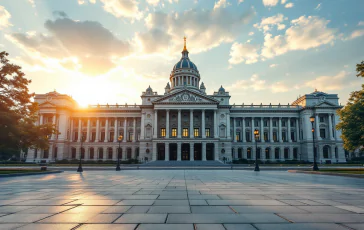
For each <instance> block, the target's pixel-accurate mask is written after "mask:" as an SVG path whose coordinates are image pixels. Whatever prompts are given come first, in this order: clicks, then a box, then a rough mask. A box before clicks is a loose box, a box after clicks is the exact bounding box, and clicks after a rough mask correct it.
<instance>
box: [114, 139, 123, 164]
mask: <svg viewBox="0 0 364 230" xmlns="http://www.w3.org/2000/svg"><path fill="white" fill-rule="evenodd" d="M122 140H123V135H120V136H119V137H118V142H119V148H118V164H117V165H116V169H115V170H116V171H120V170H121V169H120V143H121V141H122Z"/></svg>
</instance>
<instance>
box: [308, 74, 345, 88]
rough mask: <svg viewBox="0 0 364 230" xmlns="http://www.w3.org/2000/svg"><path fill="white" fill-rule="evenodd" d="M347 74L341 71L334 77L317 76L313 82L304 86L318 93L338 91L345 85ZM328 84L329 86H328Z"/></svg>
mask: <svg viewBox="0 0 364 230" xmlns="http://www.w3.org/2000/svg"><path fill="white" fill-rule="evenodd" d="M347 76H348V73H347V72H345V71H341V72H339V73H338V74H336V75H335V76H319V77H317V78H315V79H313V80H310V81H307V82H306V83H305V86H307V87H310V88H312V89H318V90H319V91H333V90H340V89H342V88H343V87H344V86H345V85H347V79H346V77H347ZM328 83H329V84H328Z"/></svg>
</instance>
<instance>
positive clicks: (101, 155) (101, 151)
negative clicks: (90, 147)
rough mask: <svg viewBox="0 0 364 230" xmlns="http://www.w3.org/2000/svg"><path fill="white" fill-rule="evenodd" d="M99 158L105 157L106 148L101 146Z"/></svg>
mask: <svg viewBox="0 0 364 230" xmlns="http://www.w3.org/2000/svg"><path fill="white" fill-rule="evenodd" d="M98 159H100V160H102V159H104V149H103V148H99V157H98Z"/></svg>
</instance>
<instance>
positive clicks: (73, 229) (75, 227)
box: [71, 224, 83, 230]
mask: <svg viewBox="0 0 364 230" xmlns="http://www.w3.org/2000/svg"><path fill="white" fill-rule="evenodd" d="M82 225H83V224H78V225H76V226H74V227H73V228H71V230H75V229H77V228H79V227H81V226H82Z"/></svg>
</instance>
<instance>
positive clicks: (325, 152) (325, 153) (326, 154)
mask: <svg viewBox="0 0 364 230" xmlns="http://www.w3.org/2000/svg"><path fill="white" fill-rule="evenodd" d="M329 156H330V146H328V145H325V146H324V149H323V157H324V158H330V157H329Z"/></svg>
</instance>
